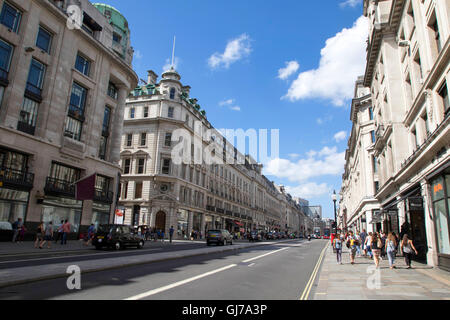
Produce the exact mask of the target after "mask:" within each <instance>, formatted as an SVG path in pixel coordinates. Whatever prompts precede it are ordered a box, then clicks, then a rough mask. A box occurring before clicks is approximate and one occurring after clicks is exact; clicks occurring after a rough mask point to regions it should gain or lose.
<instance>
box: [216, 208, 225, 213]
mask: <svg viewBox="0 0 450 320" xmlns="http://www.w3.org/2000/svg"><path fill="white" fill-rule="evenodd" d="M216 212H217V213H224V212H225V210H223V209H221V208H216Z"/></svg>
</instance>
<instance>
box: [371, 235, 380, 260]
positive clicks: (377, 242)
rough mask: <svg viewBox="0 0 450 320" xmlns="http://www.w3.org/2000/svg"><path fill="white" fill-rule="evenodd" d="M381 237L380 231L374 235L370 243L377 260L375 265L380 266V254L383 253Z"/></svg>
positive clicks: (374, 257) (374, 258)
mask: <svg viewBox="0 0 450 320" xmlns="http://www.w3.org/2000/svg"><path fill="white" fill-rule="evenodd" d="M381 247H382V243H381V239H380V235H379V234H378V232H375V233H374V234H373V235H372V242H371V243H370V248H371V249H372V254H373V261H375V266H376V267H377V268H378V267H379V265H380V254H381Z"/></svg>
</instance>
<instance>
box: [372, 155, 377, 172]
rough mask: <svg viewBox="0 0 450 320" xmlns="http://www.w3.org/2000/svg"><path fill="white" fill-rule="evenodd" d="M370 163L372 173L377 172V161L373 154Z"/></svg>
mask: <svg viewBox="0 0 450 320" xmlns="http://www.w3.org/2000/svg"><path fill="white" fill-rule="evenodd" d="M372 164H373V173H374V174H376V173H378V162H377V158H376V157H375V156H372Z"/></svg>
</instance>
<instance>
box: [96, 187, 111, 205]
mask: <svg viewBox="0 0 450 320" xmlns="http://www.w3.org/2000/svg"><path fill="white" fill-rule="evenodd" d="M113 197H114V193H113V192H112V191H104V190H101V189H95V195H94V201H98V202H103V203H109V204H111V203H113Z"/></svg>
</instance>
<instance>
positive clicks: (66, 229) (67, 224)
mask: <svg viewBox="0 0 450 320" xmlns="http://www.w3.org/2000/svg"><path fill="white" fill-rule="evenodd" d="M62 229H63V234H62V239H61V244H67V235H68V234H69V233H70V222H69V221H68V220H66V221H64V224H63V227H62Z"/></svg>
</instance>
